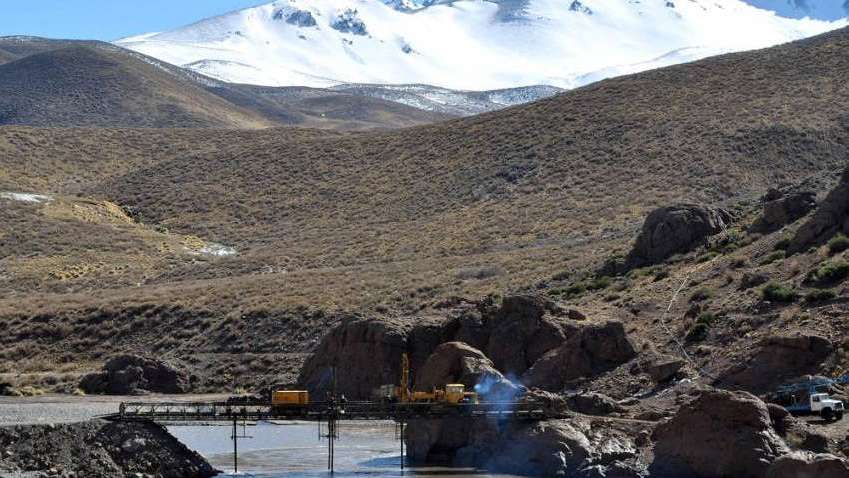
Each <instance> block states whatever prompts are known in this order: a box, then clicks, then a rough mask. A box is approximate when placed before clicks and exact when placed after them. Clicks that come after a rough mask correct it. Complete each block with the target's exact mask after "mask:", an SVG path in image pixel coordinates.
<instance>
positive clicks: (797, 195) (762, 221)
mask: <svg viewBox="0 0 849 478" xmlns="http://www.w3.org/2000/svg"><path fill="white" fill-rule="evenodd" d="M816 206H817V195H816V193H815V192H812V191H790V192H782V191H779V190H777V189H771V190H769V191H768V192H767V194H766V196H764V210H763V215H762V216H761V217H760V218H759V219H758V220H757V221H756V222H755V224H754V226H753V229H754V230H756V231H764V232H765V231H773V230H776V229H778V228H780V227H782V226H784V225H786V224H790V223H792V222H795V221H796V220H798V219H801V218H803V217H805V215H807V214H808V213H809V212H811V211H813V210H814V208H816Z"/></svg>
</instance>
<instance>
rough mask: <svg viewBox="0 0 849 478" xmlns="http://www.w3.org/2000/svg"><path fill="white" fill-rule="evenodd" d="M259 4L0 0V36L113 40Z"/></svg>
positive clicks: (248, 0)
mask: <svg viewBox="0 0 849 478" xmlns="http://www.w3.org/2000/svg"><path fill="white" fill-rule="evenodd" d="M269 2H270V0H268V1H265V2H264V1H262V0H141V1H139V0H0V36H6V35H34V36H43V37H50V38H76V39H95V40H117V39H118V38H122V37H125V36H129V35H137V34H140V33H146V32H151V31H163V30H170V29H172V28H176V27H179V26H182V25H186V24H188V23H192V22H195V21H197V20H201V19H204V18H207V17H211V16H215V15H219V14H222V13H226V12H229V11H231V10H237V9H240V8H245V7H252V6H254V5H260V4H263V3H269Z"/></svg>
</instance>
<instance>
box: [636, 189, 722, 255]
mask: <svg viewBox="0 0 849 478" xmlns="http://www.w3.org/2000/svg"><path fill="white" fill-rule="evenodd" d="M731 219H732V216H731V214H730V213H728V212H727V211H725V210H723V209H718V208H712V207H708V206H702V205H696V204H680V205H676V206H669V207H663V208H660V209H655V210H654V211H652V212H651V213H649V215H648V216H647V217H646V220H645V222H644V223H643V228H642V231H641V232H640V234H639V236H637V241H636V243H635V244H634V247H633V249H632V250H631V252H630V254H629V255H628V257H627V259H626V267H627V268H636V267H643V266H648V265H652V264H657V263H660V262H663V261H665V260H666V259H668V258H670V257H671V256H673V255H674V254H678V253H683V252H688V251H690V250H692V249H693V248H695V247H696V246H699V245H702V244H705V243H706V242H707V239H708V238H709V237H710V236H713V235H715V234H718V233H720V232H722V231H723V230H724V229H725V228H726V227H727V225H728V223H730V222H731Z"/></svg>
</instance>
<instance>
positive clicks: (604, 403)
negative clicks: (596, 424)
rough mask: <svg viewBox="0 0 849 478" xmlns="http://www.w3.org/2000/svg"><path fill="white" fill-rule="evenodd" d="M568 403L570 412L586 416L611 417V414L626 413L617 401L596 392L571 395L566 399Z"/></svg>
mask: <svg viewBox="0 0 849 478" xmlns="http://www.w3.org/2000/svg"><path fill="white" fill-rule="evenodd" d="M566 403H567V405H568V406H569V409H570V410H574V411H576V412H578V413H583V414H585V415H610V414H611V413H621V412H624V411H625V408H624V407H622V406H621V405H619V404H618V403H617V402H616V400H614V399H612V398H610V397H608V396H607V395H604V394H601V393H596V392H587V393H575V394H572V395H569V396H568V397H567V398H566Z"/></svg>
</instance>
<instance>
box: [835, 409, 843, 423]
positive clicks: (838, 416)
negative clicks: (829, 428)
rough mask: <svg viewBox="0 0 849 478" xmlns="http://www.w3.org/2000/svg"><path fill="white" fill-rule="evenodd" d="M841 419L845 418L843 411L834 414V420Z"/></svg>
mask: <svg viewBox="0 0 849 478" xmlns="http://www.w3.org/2000/svg"><path fill="white" fill-rule="evenodd" d="M840 420H843V412H842V411H840V412H837V413H836V414H835V415H834V421H836V422H839V421H840Z"/></svg>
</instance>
